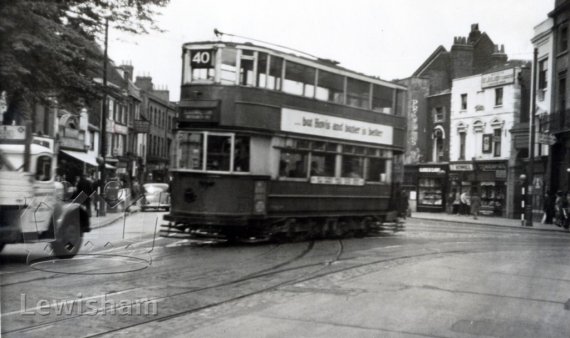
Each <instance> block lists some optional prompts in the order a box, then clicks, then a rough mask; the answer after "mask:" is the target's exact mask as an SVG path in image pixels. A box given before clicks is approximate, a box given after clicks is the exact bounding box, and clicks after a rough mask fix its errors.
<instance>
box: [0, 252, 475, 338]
mask: <svg viewBox="0 0 570 338" xmlns="http://www.w3.org/2000/svg"><path fill="white" fill-rule="evenodd" d="M337 243H338V247H337V249H336V250H335V253H334V256H333V259H332V260H331V259H325V260H319V261H317V262H312V263H308V264H303V265H299V266H293V267H289V268H283V269H278V270H274V271H267V272H264V273H258V274H253V275H249V276H244V277H242V278H238V279H235V280H231V281H227V282H223V283H219V284H216V285H211V286H207V287H203V288H195V289H191V290H186V291H182V292H178V293H173V294H170V295H168V296H159V297H154V298H148V299H147V300H146V302H151V301H152V302H163V301H166V300H169V299H180V298H181V297H184V296H189V295H192V294H196V293H199V292H203V291H207V290H213V289H218V288H223V287H228V286H235V285H237V284H240V283H244V282H248V281H253V280H256V279H263V278H266V277H270V276H275V275H278V274H283V273H288V272H294V271H298V274H296V275H295V276H294V277H293V278H287V279H285V280H282V281H279V282H278V283H272V284H271V285H269V286H267V287H263V288H261V289H257V290H254V291H251V292H246V293H243V294H240V295H238V296H235V297H231V298H229V299H224V300H221V301H216V302H213V303H209V304H205V305H202V306H198V307H194V308H191V309H187V310H184V311H178V312H176V313H172V314H168V315H164V316H161V317H160V318H155V319H150V320H145V321H142V322H137V323H133V324H131V325H127V326H123V327H120V328H116V329H112V330H109V331H106V332H102V333H96V334H93V335H90V336H89V337H96V336H102V335H106V334H111V333H114V332H118V331H121V330H124V329H130V328H133V327H137V326H140V325H145V324H148V323H151V322H163V321H166V320H168V319H172V318H176V317H180V316H183V315H187V314H191V313H194V312H198V311H201V310H205V309H208V308H212V307H216V306H219V305H223V304H226V303H231V302H233V301H236V300H240V299H243V298H246V297H250V296H254V295H257V294H260V293H264V292H268V291H271V290H275V289H277V288H279V287H282V286H285V285H290V284H293V283H301V282H307V281H310V280H313V279H317V278H321V277H325V276H327V275H331V274H335V273H340V272H344V271H348V270H352V269H357V268H361V267H365V266H371V265H375V264H382V263H388V262H392V261H402V260H404V261H405V260H410V259H416V258H425V257H433V256H438V255H446V254H468V253H471V251H465V250H463V251H458V250H455V251H453V250H452V251H437V252H429V253H422V254H417V255H404V256H398V257H390V258H383V259H378V260H373V261H370V262H366V263H359V264H355V265H351V266H347V267H341V268H336V269H332V270H331V271H325V272H322V271H323V270H325V269H327V268H328V267H330V266H331V262H340V261H343V262H348V261H350V260H354V259H357V258H360V257H354V258H345V259H343V258H342V254H343V252H344V245H343V243H342V241H338V242H337ZM473 252H476V251H473ZM313 267H319V269H317V270H316V271H312V272H310V273H309V275H308V276H307V273H306V272H304V270H306V269H309V268H313ZM119 307H120V306H116V307H114V308H106V309H105V312H110V311H111V310H112V309H114V310H117V309H118V308H119ZM99 310H103V309H99ZM81 316H83V314H77V315H74V316H69V317H66V318H62V319H58V320H55V321H49V322H44V323H39V324H37V325H33V326H29V327H26V328H21V329H16V330H11V331H5V332H3V333H4V334H16V333H21V332H25V331H28V330H33V329H37V328H41V327H42V326H48V325H51V324H54V323H56V322H57V323H61V322H63V321H68V320H72V319H76V318H79V317H81Z"/></svg>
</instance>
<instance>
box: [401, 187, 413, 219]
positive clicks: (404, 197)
mask: <svg viewBox="0 0 570 338" xmlns="http://www.w3.org/2000/svg"><path fill="white" fill-rule="evenodd" d="M408 199H409V195H408V192H407V191H406V190H404V191H402V194H401V203H400V208H401V209H400V214H401V215H402V217H403V218H404V219H406V216H411V213H410V212H409V208H410V205H409V203H410V202H409V201H408Z"/></svg>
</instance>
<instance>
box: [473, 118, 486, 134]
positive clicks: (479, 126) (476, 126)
mask: <svg viewBox="0 0 570 338" xmlns="http://www.w3.org/2000/svg"><path fill="white" fill-rule="evenodd" d="M484 129H485V124H484V123H483V121H481V120H477V121H475V122H474V123H473V131H474V132H476V133H482V132H483V130H484Z"/></svg>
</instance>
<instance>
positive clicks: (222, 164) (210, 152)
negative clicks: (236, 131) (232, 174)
mask: <svg viewBox="0 0 570 338" xmlns="http://www.w3.org/2000/svg"><path fill="white" fill-rule="evenodd" d="M207 144H208V146H207V150H206V155H207V156H206V170H212V171H229V170H230V151H231V137H230V136H229V135H227V136H226V135H208V143H207Z"/></svg>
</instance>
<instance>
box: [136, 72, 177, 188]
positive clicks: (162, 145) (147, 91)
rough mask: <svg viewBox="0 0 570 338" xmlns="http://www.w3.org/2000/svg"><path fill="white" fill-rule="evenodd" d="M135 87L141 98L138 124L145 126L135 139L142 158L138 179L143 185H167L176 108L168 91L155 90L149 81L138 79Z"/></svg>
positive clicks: (144, 78)
mask: <svg viewBox="0 0 570 338" xmlns="http://www.w3.org/2000/svg"><path fill="white" fill-rule="evenodd" d="M135 83H136V86H137V87H139V88H140V89H141V97H142V109H141V111H140V115H139V116H138V117H137V120H139V121H146V122H147V129H146V132H145V133H140V134H139V136H138V138H137V142H138V147H137V148H138V149H139V151H140V154H141V157H142V158H143V160H142V163H141V164H142V166H141V169H142V170H140V171H139V175H140V177H141V178H142V179H143V181H145V182H168V180H169V178H168V168H169V159H170V156H169V154H170V145H171V144H172V139H173V129H174V124H175V119H176V104H175V103H173V102H170V93H169V91H168V90H166V89H155V87H154V84H153V82H152V77H150V76H137V78H136V82H135Z"/></svg>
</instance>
